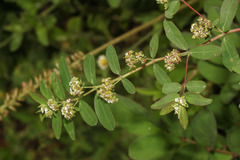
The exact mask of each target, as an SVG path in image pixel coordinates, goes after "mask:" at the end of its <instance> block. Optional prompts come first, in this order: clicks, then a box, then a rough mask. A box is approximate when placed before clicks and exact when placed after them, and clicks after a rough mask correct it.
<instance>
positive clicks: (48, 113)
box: [39, 104, 53, 118]
mask: <svg viewBox="0 0 240 160" xmlns="http://www.w3.org/2000/svg"><path fill="white" fill-rule="evenodd" d="M39 108H40V110H41V111H40V112H41V113H44V115H45V117H48V118H52V114H53V111H52V110H51V109H50V108H49V107H48V106H46V105H45V104H41V105H40V106H39Z"/></svg>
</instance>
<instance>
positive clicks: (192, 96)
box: [185, 92, 212, 106]
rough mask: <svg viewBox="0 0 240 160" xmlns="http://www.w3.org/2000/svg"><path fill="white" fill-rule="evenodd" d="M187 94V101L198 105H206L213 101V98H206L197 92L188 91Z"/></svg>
mask: <svg viewBox="0 0 240 160" xmlns="http://www.w3.org/2000/svg"><path fill="white" fill-rule="evenodd" d="M185 95H186V100H187V102H188V103H190V104H193V105H196V106H206V105H209V104H211V103H212V99H209V98H205V97H203V96H201V95H200V94H197V93H190V92H187V93H186V94H185Z"/></svg>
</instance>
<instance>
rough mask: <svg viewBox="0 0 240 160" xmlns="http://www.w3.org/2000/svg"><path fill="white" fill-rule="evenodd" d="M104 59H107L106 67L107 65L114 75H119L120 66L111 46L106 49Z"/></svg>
mask: <svg viewBox="0 0 240 160" xmlns="http://www.w3.org/2000/svg"><path fill="white" fill-rule="evenodd" d="M106 57H107V61H108V65H109V67H110V69H111V71H112V72H113V73H115V74H120V73H121V68H120V64H119V61H118V56H117V52H116V50H115V48H114V47H113V46H112V45H110V46H108V47H107V50H106Z"/></svg>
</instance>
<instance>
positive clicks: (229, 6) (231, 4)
mask: <svg viewBox="0 0 240 160" xmlns="http://www.w3.org/2000/svg"><path fill="white" fill-rule="evenodd" d="M238 2H239V0H224V1H223V3H222V7H221V13H220V18H219V24H220V26H221V28H222V30H223V31H224V32H227V31H228V30H229V29H230V28H231V25H232V22H233V19H234V17H235V15H236V13H237V8H238Z"/></svg>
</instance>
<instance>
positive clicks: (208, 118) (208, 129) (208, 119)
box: [191, 111, 217, 148]
mask: <svg viewBox="0 0 240 160" xmlns="http://www.w3.org/2000/svg"><path fill="white" fill-rule="evenodd" d="M191 127H192V135H193V137H194V139H195V140H196V141H197V142H198V143H200V144H202V145H204V146H209V147H211V148H214V146H215V145H216V141H217V124H216V120H215V117H214V115H213V114H212V113H211V112H209V111H201V112H199V113H198V114H197V115H196V116H195V117H194V118H193V120H192V124H191Z"/></svg>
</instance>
